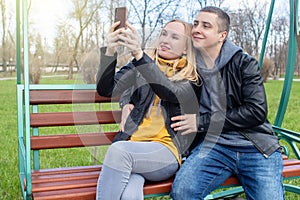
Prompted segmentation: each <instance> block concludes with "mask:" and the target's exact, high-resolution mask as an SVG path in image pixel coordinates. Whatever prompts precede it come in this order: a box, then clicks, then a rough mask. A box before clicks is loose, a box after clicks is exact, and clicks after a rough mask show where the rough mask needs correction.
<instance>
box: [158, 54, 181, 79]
mask: <svg viewBox="0 0 300 200" xmlns="http://www.w3.org/2000/svg"><path fill="white" fill-rule="evenodd" d="M156 61H157V64H158V67H159V69H160V70H161V71H162V72H164V74H166V76H167V77H171V76H174V75H175V74H176V72H178V71H180V70H181V69H182V68H184V67H185V66H186V64H187V60H186V57H185V56H182V57H181V58H178V59H176V60H165V59H163V58H160V57H158V56H156Z"/></svg>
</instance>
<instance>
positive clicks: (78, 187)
mask: <svg viewBox="0 0 300 200" xmlns="http://www.w3.org/2000/svg"><path fill="white" fill-rule="evenodd" d="M274 1H275V0H273V3H274ZM291 2H293V1H292V0H291ZM291 6H292V5H291ZM291 8H294V7H293V6H292V7H291ZM272 9H273V8H272ZM25 10H26V9H25ZM25 12H26V11H25ZM17 21H18V18H17ZM292 23H293V22H292ZM19 25H20V24H19ZM25 27H26V26H25ZM17 32H18V31H17ZM293 33H295V31H293ZM18 34H20V31H19V32H18ZM295 38H296V37H295V35H294V36H293V37H291V38H290V40H291V41H290V42H291V43H293V42H295V40H296V39H295ZM27 42H28V41H27V39H26V38H25V39H24V47H25V48H24V55H26V52H27V51H28V49H27V48H26V47H28V43H27ZM17 43H18V44H20V38H19V40H18V38H17ZM19 47H20V46H19ZM19 49H20V48H19ZM292 49H293V48H292ZM294 51H295V48H294ZM27 53H28V52H27ZM291 55H292V54H291ZM294 58H295V57H294ZM20 60H21V59H20V51H18V50H17V66H18V69H20ZM290 60H291V61H290V62H292V63H288V66H290V67H291V68H293V66H294V64H295V63H293V61H292V60H293V59H290ZM290 71H291V70H290ZM24 77H25V78H24V84H21V78H20V72H19V73H18V76H17V100H18V102H17V103H18V104H17V106H18V156H19V177H20V185H21V191H22V195H23V198H24V199H34V200H45V199H52V200H54V199H55V200H59V199H61V200H66V199H68V200H69V199H76V200H79V199H80V200H90V199H95V194H96V184H97V179H98V176H99V173H100V171H101V165H100V164H96V165H87V166H84V165H82V166H71V167H58V168H47V169H42V168H41V167H40V166H41V163H40V152H44V151H45V150H47V149H62V148H86V147H93V146H96V147H98V148H101V147H100V146H107V145H109V144H110V143H111V141H112V139H113V137H114V135H115V134H116V132H115V131H112V130H111V129H107V130H106V129H105V130H104V128H103V129H101V131H99V132H80V133H78V131H77V129H74V130H75V131H74V132H70V133H63V134H47V135H46V134H40V129H47V128H51V127H69V126H71V127H73V126H74V127H76V126H91V125H96V126H105V125H108V124H113V125H116V124H117V123H118V122H119V121H120V110H118V109H117V110H113V108H110V107H109V106H107V105H112V104H114V102H117V99H110V98H105V97H101V96H99V95H98V94H97V93H96V91H95V85H89V84H82V85H81V84H78V85H31V84H29V69H28V60H26V59H24ZM291 79H292V76H290V74H288V72H287V76H286V80H285V86H284V90H283V94H282V98H286V97H287V98H288V96H289V91H290V88H289V87H288V85H289V84H288V82H290V81H291ZM287 93H288V94H287ZM281 102H283V103H282V104H281V105H280V109H281V110H280V109H279V111H278V112H279V113H280V114H278V115H277V116H279V117H278V118H276V121H275V123H274V131H275V132H276V134H277V135H278V136H279V139H280V140H284V141H285V143H287V144H289V146H290V147H289V148H286V147H283V160H284V170H283V177H284V179H299V178H300V151H299V144H300V134H299V133H298V132H294V131H290V130H286V129H283V128H280V125H281V123H282V119H283V115H284V114H283V115H282V113H284V111H285V109H286V106H287V105H286V104H287V103H286V99H282V100H281ZM68 104H70V105H71V107H70V110H68V111H51V109H48V110H47V111H46V112H43V111H42V110H43V109H41V107H42V106H44V105H68ZM85 104H90V105H92V106H94V108H103V107H109V108H108V109H93V110H90V111H88V110H84V111H79V110H76V109H74V107H72V106H73V105H79V106H80V105H85ZM112 107H113V106H112ZM50 131H51V130H50ZM288 149H292V150H293V151H294V155H295V157H296V158H294V159H291V158H289V157H288ZM62 156H63V155H62ZM44 162H46V161H44ZM172 180H173V179H172V178H171V179H169V180H166V181H161V182H147V183H146V184H145V186H144V194H145V198H150V197H156V196H163V195H168V194H169V192H170V190H171V186H172ZM284 186H285V189H286V191H289V192H294V193H296V194H300V187H299V186H297V185H289V184H284ZM111 187H113V186H111ZM221 187H233V188H231V189H229V190H226V191H222V192H217V193H213V194H210V195H209V196H207V197H206V199H217V198H221V197H222V198H224V197H233V196H236V195H238V194H240V193H243V189H242V187H241V186H239V182H238V180H237V179H236V178H235V177H230V178H229V179H228V180H226V181H225V182H224V183H223V185H222V186H221ZM221 187H220V188H221Z"/></svg>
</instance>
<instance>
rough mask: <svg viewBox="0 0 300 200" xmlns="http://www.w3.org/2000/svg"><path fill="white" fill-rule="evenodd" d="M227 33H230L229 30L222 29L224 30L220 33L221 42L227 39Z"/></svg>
mask: <svg viewBox="0 0 300 200" xmlns="http://www.w3.org/2000/svg"><path fill="white" fill-rule="evenodd" d="M227 34H228V32H227V31H222V32H221V33H220V39H219V42H224V41H225V39H226V37H227Z"/></svg>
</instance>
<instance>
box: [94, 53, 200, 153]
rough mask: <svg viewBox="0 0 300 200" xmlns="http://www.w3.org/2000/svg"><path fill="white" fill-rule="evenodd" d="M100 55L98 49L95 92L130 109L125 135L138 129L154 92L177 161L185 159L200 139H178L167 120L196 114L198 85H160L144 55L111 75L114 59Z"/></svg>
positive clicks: (193, 136) (156, 72)
mask: <svg viewBox="0 0 300 200" xmlns="http://www.w3.org/2000/svg"><path fill="white" fill-rule="evenodd" d="M104 52H105V49H101V59H100V66H99V70H98V73H97V91H98V93H99V95H102V96H122V97H121V100H120V102H121V105H123V104H126V103H131V104H133V105H134V109H133V110H132V111H131V113H130V116H129V117H128V119H127V121H126V123H125V133H126V134H127V135H129V136H130V135H132V134H133V133H134V131H135V130H136V129H137V128H138V126H139V125H140V124H141V122H142V120H143V118H144V116H145V114H146V112H147V110H148V108H149V105H150V103H152V102H153V99H154V97H155V92H157V93H156V94H157V95H158V96H159V97H160V98H161V105H162V112H163V116H164V119H165V125H166V128H167V130H168V133H169V134H170V136H171V138H172V140H173V142H174V144H175V146H176V147H177V149H178V151H179V154H180V155H181V157H184V156H187V154H188V153H189V151H190V149H191V148H193V147H194V146H195V145H196V144H197V143H198V142H199V140H200V138H198V136H197V137H196V133H193V134H189V135H186V136H182V135H181V134H180V132H176V131H174V130H173V129H172V128H171V127H170V124H171V120H170V119H171V117H173V116H177V115H182V114H187V113H196V112H197V111H198V110H199V100H198V95H199V93H200V87H199V85H198V86H197V84H194V83H191V82H190V81H180V82H167V84H165V85H160V84H161V79H162V78H166V77H165V75H164V74H163V73H161V71H160V70H159V68H158V67H157V66H156V65H155V63H154V62H153V60H152V59H151V58H149V57H148V56H147V55H146V54H144V56H143V58H142V59H141V60H139V61H138V62H137V61H133V62H129V63H128V64H127V65H125V66H123V67H122V68H121V69H120V70H119V71H118V72H116V73H115V66H116V63H117V61H116V56H114V57H109V56H105V55H104ZM140 68H143V69H145V70H146V71H147V73H148V74H149V75H151V79H152V80H150V81H149V80H148V81H147V80H145V78H144V77H143V76H142V75H141V73H140V72H139V71H138V69H140ZM150 85H151V86H152V88H151V86H150ZM128 97H129V98H128ZM120 134H123V133H120ZM199 137H200V136H199Z"/></svg>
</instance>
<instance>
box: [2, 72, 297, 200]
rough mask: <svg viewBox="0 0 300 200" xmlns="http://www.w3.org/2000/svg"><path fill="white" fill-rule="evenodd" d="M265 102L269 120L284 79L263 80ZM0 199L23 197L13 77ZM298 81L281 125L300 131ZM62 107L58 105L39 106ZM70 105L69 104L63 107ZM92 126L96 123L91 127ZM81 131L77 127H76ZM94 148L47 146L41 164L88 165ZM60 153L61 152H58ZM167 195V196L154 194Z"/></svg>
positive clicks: (6, 88)
mask: <svg viewBox="0 0 300 200" xmlns="http://www.w3.org/2000/svg"><path fill="white" fill-rule="evenodd" d="M77 82H78V81H68V80H65V78H64V77H60V78H55V79H53V78H47V79H43V80H42V81H41V83H42V84H53V83H56V84H66V83H69V84H72V83H77ZM265 87H266V92H267V97H268V104H269V120H270V121H271V122H273V121H274V119H275V115H276V112H277V108H278V104H279V100H280V95H281V90H282V87H283V82H281V81H269V82H267V83H266V84H265ZM0 96H1V103H0V116H1V120H0V135H1V148H0V155H1V157H0V160H1V164H0V170H1V173H0V180H1V181H0V199H3V200H18V199H22V197H21V192H20V184H19V177H18V160H17V147H18V144H17V106H16V81H15V80H8V81H0ZM299 101H300V82H294V84H293V89H292V92H291V98H290V102H289V105H288V108H287V112H286V115H285V119H284V122H283V124H282V127H284V128H287V129H292V130H295V131H300V123H299V114H298V113H300V105H299V104H300V102H299ZM42 109H44V110H47V109H53V110H57V109H62V108H61V107H50V108H47V107H45V108H42ZM63 109H70V107H67V106H66V107H63ZM91 128H92V129H93V128H95V127H91ZM72 131H74V130H73V128H72V127H66V128H53V129H50V130H46V129H45V130H41V132H42V133H44V134H46V133H47V134H48V133H52V134H55V133H61V132H64V133H68V132H72ZM77 131H79V132H80V130H77ZM105 150H106V149H105V148H97V158H98V160H97V163H101V161H102V159H103V156H104V154H105ZM93 154H94V148H83V149H72V150H70V149H64V150H47V151H42V152H41V162H42V167H60V166H73V165H89V164H94V159H93ZM61 155H63V156H61ZM291 183H293V184H296V185H300V180H297V181H295V180H292V181H291ZM297 198H298V197H297V196H296V195H294V194H291V193H287V194H286V199H287V200H294V199H297ZM154 199H156V200H158V199H168V198H167V197H160V198H154Z"/></svg>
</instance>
